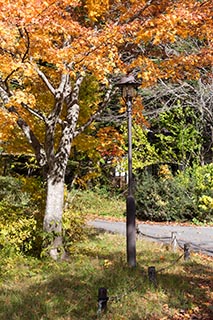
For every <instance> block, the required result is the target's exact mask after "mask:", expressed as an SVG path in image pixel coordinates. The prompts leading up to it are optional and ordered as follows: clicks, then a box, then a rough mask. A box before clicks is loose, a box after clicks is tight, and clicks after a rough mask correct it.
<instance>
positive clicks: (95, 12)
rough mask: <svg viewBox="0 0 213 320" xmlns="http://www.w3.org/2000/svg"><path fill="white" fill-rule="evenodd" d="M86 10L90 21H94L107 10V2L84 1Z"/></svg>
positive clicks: (100, 0) (101, 0)
mask: <svg viewBox="0 0 213 320" xmlns="http://www.w3.org/2000/svg"><path fill="white" fill-rule="evenodd" d="M86 8H87V10H88V14H89V17H90V19H91V20H93V21H96V20H97V18H99V17H100V16H102V15H103V14H104V13H105V12H107V11H108V10H109V0H86Z"/></svg>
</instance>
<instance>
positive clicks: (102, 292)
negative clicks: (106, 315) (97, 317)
mask: <svg viewBox="0 0 213 320" xmlns="http://www.w3.org/2000/svg"><path fill="white" fill-rule="evenodd" d="M108 300H109V297H107V289H106V288H99V289H98V313H101V312H103V311H106V309H107V301H108Z"/></svg>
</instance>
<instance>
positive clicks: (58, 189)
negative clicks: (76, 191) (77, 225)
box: [43, 175, 64, 260]
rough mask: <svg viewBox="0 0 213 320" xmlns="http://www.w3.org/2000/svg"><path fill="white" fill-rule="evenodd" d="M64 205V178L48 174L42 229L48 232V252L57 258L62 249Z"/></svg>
mask: <svg viewBox="0 0 213 320" xmlns="http://www.w3.org/2000/svg"><path fill="white" fill-rule="evenodd" d="M63 206H64V178H63V177H60V179H58V177H57V179H55V177H52V175H51V176H48V178H47V200H46V210H45V216H44V223H43V227H44V231H46V232H48V233H49V234H50V239H51V244H50V247H49V254H50V256H51V257H52V258H53V259H54V260H57V259H58V258H59V256H60V251H61V250H63V239H62V214H63Z"/></svg>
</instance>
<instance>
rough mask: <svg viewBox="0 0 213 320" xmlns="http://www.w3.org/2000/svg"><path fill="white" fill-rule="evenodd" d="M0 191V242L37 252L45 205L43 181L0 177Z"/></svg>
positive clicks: (6, 245) (6, 246)
mask: <svg viewBox="0 0 213 320" xmlns="http://www.w3.org/2000/svg"><path fill="white" fill-rule="evenodd" d="M0 190H1V191H0V245H1V246H2V247H3V248H5V250H9V251H14V252H24V253H33V252H34V254H35V253H36V252H37V251H38V250H39V246H40V240H39V239H40V237H39V234H40V231H41V220H42V217H43V208H44V190H43V189H42V188H41V183H40V182H39V181H38V180H36V179H35V178H20V179H18V178H13V177H0ZM6 248H7V249H6Z"/></svg>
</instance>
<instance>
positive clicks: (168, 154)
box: [155, 104, 202, 166]
mask: <svg viewBox="0 0 213 320" xmlns="http://www.w3.org/2000/svg"><path fill="white" fill-rule="evenodd" d="M199 121H200V119H199V117H198V116H197V115H196V114H195V111H194V109H192V108H190V107H182V106H181V105H180V104H178V105H177V106H176V107H175V108H173V109H172V110H171V111H167V112H162V113H160V115H159V119H158V124H157V126H159V129H158V130H159V133H158V134H156V138H157V140H158V141H156V143H155V149H156V152H157V153H158V155H159V156H160V157H161V159H163V161H165V162H177V163H179V164H182V165H184V166H187V165H188V164H189V163H190V162H197V163H199V162H200V149H201V145H202V138H201V133H200V132H199V130H198V129H197V128H198V127H199V126H198V123H199ZM165 132H166V134H165Z"/></svg>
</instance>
